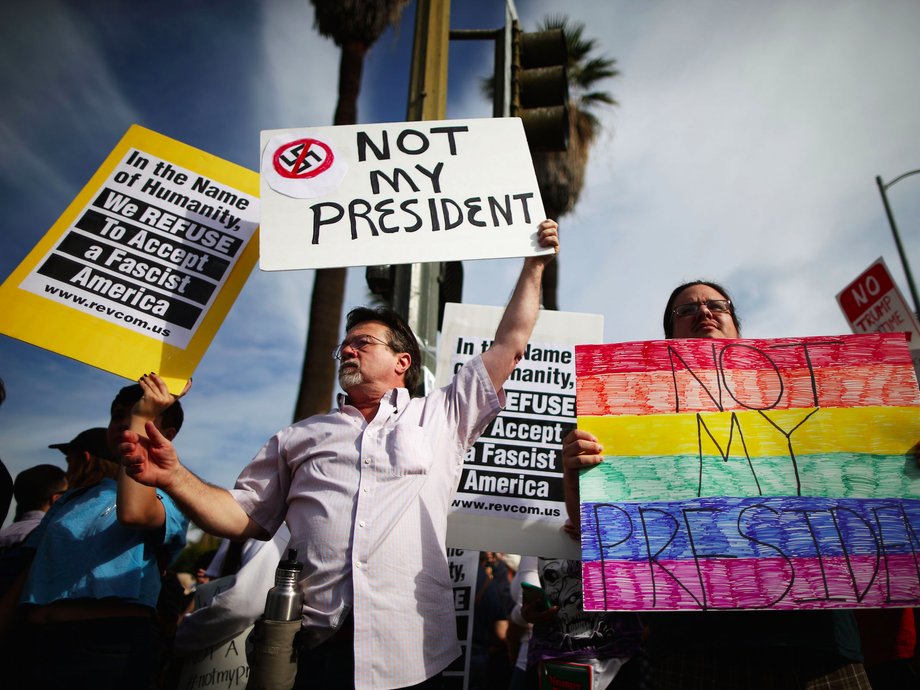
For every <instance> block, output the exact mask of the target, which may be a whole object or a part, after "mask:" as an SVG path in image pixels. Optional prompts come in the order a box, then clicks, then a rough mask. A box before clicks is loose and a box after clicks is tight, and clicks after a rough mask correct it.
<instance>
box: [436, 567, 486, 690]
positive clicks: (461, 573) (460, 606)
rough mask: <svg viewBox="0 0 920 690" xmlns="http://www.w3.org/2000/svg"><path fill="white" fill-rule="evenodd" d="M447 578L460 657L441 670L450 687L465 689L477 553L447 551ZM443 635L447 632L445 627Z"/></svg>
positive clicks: (468, 668)
mask: <svg viewBox="0 0 920 690" xmlns="http://www.w3.org/2000/svg"><path fill="white" fill-rule="evenodd" d="M447 562H448V564H449V565H450V579H451V580H452V582H453V587H454V611H455V613H456V614H457V640H458V641H459V642H460V656H458V657H457V658H456V659H454V660H453V661H452V662H451V664H450V666H448V667H447V668H446V669H444V678H445V679H446V680H447V682H448V684H449V685H450V687H452V688H459V689H460V690H466V688H467V686H468V685H469V682H470V648H471V646H472V644H473V616H474V613H475V610H476V606H475V599H476V576H477V575H478V574H479V551H464V550H463V549H447ZM444 632H445V634H446V633H447V632H448V631H447V629H446V628H445V630H444Z"/></svg>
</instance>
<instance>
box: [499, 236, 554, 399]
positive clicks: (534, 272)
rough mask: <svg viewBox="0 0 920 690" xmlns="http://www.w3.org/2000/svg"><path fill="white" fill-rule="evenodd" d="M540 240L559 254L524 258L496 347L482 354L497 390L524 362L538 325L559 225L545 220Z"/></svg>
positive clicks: (503, 317)
mask: <svg viewBox="0 0 920 690" xmlns="http://www.w3.org/2000/svg"><path fill="white" fill-rule="evenodd" d="M537 238H538V241H539V243H540V246H541V247H553V248H554V249H555V250H556V252H555V253H553V254H544V255H541V256H529V257H527V258H526V259H524V267H523V268H522V269H521V275H520V276H519V277H518V281H517V285H515V286H514V292H513V293H512V294H511V299H510V300H509V301H508V306H507V307H505V313H504V314H503V315H502V320H501V321H500V322H499V324H498V328H497V329H496V331H495V339H494V340H493V341H492V346H491V347H490V348H489V349H488V350H487V351H486V352H485V353H483V355H482V362H483V364H485V367H486V371H488V372H489V377H490V378H491V379H492V384H493V385H494V386H495V390H498V389H499V388H501V387H502V386H503V385H504V383H505V381H506V380H507V379H508V377H509V376H510V375H511V372H512V371H514V367H515V366H517V363H518V362H520V361H521V358H522V357H523V356H524V349H525V348H526V347H527V341H528V340H530V334H531V333H532V332H533V327H534V324H536V323H537V316H538V314H539V312H540V283H541V280H542V278H543V268H544V267H545V266H546V264H548V263H549V262H550V261H552V260H553V259H554V258H555V255H556V253H558V251H559V226H558V225H556V221H553V220H544V221H543V222H542V223H540V227H539V228H538V230H537Z"/></svg>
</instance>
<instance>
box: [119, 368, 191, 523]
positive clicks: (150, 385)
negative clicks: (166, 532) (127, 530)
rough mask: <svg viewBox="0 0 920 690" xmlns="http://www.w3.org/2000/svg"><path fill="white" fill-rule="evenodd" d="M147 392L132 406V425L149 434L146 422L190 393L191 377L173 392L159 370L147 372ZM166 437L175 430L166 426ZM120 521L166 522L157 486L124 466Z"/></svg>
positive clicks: (141, 433) (142, 381)
mask: <svg viewBox="0 0 920 690" xmlns="http://www.w3.org/2000/svg"><path fill="white" fill-rule="evenodd" d="M138 383H139V385H140V387H141V389H142V390H143V391H144V394H143V395H142V396H141V398H140V400H138V401H137V402H136V403H135V404H134V407H133V408H132V409H131V421H130V427H129V428H130V429H131V431H133V432H135V433H136V434H137V435H138V436H140V437H146V431H145V428H144V427H145V425H146V423H147V422H154V423H155V420H156V419H157V417H159V415H161V414H162V413H163V412H164V411H165V410H166V409H167V408H169V407H170V406H171V405H173V404H174V403H175V402H176V401H177V400H178V399H179V398H181V397H182V396H183V395H185V394H186V393H188V391H189V388H190V387H191V385H192V381H191V379H189V381H188V382H187V383H186V384H185V388H184V389H183V390H182V392H181V393H180V394H179V395H173V394H172V393H170V392H169V389H168V388H167V387H166V383H165V381H163V379H161V378H160V377H159V376H157V375H156V374H152V373H151V374H145V375H144V376H141V378H140V379H139V380H138ZM164 431H165V433H166V435H167V437H170V438H171V437H172V436H175V430H172V429H170V430H164ZM116 505H117V509H116V510H117V514H118V521H119V522H120V523H121V524H123V525H126V526H128V527H134V528H137V529H158V528H160V527H162V526H163V524H164V523H165V522H166V509H165V508H164V507H163V503H162V502H161V501H160V499H159V498H157V494H156V488H154V487H152V486H145V485H144V484H140V483H138V482H136V481H134V480H133V479H131V478H130V477H128V475H127V473H126V472H125V468H124V467H122V468H121V470H120V471H119V472H118V498H117V501H116Z"/></svg>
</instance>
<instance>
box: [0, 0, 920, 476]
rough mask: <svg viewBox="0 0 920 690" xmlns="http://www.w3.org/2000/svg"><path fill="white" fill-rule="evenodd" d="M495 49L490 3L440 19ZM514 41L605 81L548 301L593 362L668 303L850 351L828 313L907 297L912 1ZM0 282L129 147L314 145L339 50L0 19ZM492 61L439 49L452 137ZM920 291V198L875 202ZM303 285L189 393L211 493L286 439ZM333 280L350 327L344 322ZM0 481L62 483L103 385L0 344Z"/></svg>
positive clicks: (193, 431)
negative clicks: (594, 46)
mask: <svg viewBox="0 0 920 690" xmlns="http://www.w3.org/2000/svg"><path fill="white" fill-rule="evenodd" d="M453 5H454V8H453V12H452V18H451V20H452V26H453V27H454V28H490V29H492V28H498V27H499V26H501V24H502V22H503V7H504V5H503V2H502V1H501V0H464V1H461V0H454V3H453ZM517 5H518V11H519V13H520V15H521V20H522V22H523V25H524V28H525V29H533V28H534V27H535V25H536V23H537V21H538V20H539V19H540V18H542V17H544V16H546V15H547V14H549V13H552V12H557V11H559V9H561V8H564V10H565V12H566V13H567V14H568V15H569V16H570V17H572V18H573V19H576V20H580V21H583V22H585V23H586V24H587V26H588V29H587V35H588V36H589V37H593V38H596V39H597V40H598V41H599V44H600V46H601V50H602V51H603V52H604V53H606V54H607V55H609V56H611V57H614V58H616V59H617V60H618V65H619V68H620V69H621V71H622V75H621V76H620V77H618V78H617V79H615V80H612V81H610V82H609V83H608V84H607V88H608V89H609V90H610V91H612V92H613V94H614V95H615V97H616V98H617V100H618V101H619V102H620V104H621V105H620V106H619V107H618V108H614V109H610V110H608V111H606V112H603V113H602V114H601V115H602V120H603V123H604V133H603V134H602V136H601V138H600V139H599V141H598V142H597V144H596V146H595V148H594V149H593V152H592V157H591V161H590V166H589V173H588V183H587V187H586V189H585V192H584V195H583V198H582V201H581V203H580V205H579V206H578V208H577V209H576V211H575V212H574V213H573V214H571V215H570V216H568V217H566V218H563V219H561V234H562V240H563V253H562V256H561V258H560V272H561V276H560V281H561V284H560V303H561V306H562V308H563V309H565V310H568V311H579V312H590V313H601V314H603V315H604V316H605V323H606V326H605V339H606V340H607V341H624V340H641V339H648V338H656V337H659V336H660V325H659V324H660V311H661V309H662V306H663V303H664V300H665V299H666V297H667V295H668V293H669V292H670V290H671V288H672V287H673V286H674V285H676V284H677V283H679V282H682V281H683V280H685V279H693V278H697V277H705V278H710V279H714V280H718V281H720V282H723V283H725V284H726V285H727V286H728V287H729V288H730V289H731V290H732V291H733V292H734V296H735V301H736V303H737V304H738V306H739V308H740V310H741V314H742V317H743V320H744V327H745V335H748V336H751V337H772V336H796V335H825V334H835V333H844V332H847V331H848V327H847V324H846V322H845V321H844V319H843V317H842V315H841V314H840V311H839V309H838V308H837V306H836V304H835V301H834V296H835V294H836V293H837V292H838V291H839V290H840V289H841V288H842V287H843V286H844V285H846V284H847V283H848V282H849V281H850V280H851V279H852V278H854V277H855V276H856V275H857V274H858V273H859V272H860V271H862V270H863V269H864V268H865V267H867V266H868V265H869V264H870V263H871V262H872V261H873V260H874V259H876V258H877V257H878V256H884V257H885V259H886V261H887V262H888V265H889V268H890V269H891V271H892V273H893V274H894V277H895V279H896V281H897V282H898V283H899V284H900V286H901V288H902V290H904V291H905V292H906V282H905V281H904V277H903V271H902V270H901V266H900V263H899V259H898V257H897V254H896V252H895V249H894V243H893V241H892V239H891V234H890V231H889V229H888V225H887V222H886V219H885V216H884V211H883V208H882V205H881V201H880V198H879V195H878V191H877V189H876V186H875V183H874V177H875V175H882V177H883V178H884V179H886V180H890V179H892V178H894V177H896V176H897V175H899V174H901V173H903V172H906V171H908V170H912V169H916V168H920V136H918V124H917V123H918V122H920V87H918V79H917V75H916V68H917V65H920V43H918V42H917V40H916V36H917V35H918V33H920V5H918V4H917V3H915V2H912V1H908V0H903V1H899V0H893V1H891V2H885V3H865V2H861V1H858V0H806V1H802V0H777V1H776V2H771V3H762V2H754V1H753V0H740V1H737V2H727V1H725V0H722V1H716V0H709V1H706V0H703V1H701V2H695V3H686V2H682V1H681V0H657V1H648V0H646V1H642V2H640V1H639V0H610V1H608V2H605V3H597V2H593V1H592V0H572V1H571V2H568V3H566V4H565V5H564V6H563V5H560V4H559V3H551V2H543V1H540V0H518V3H517ZM414 9H415V4H414V2H413V3H410V5H409V7H408V9H407V12H406V15H405V17H404V21H403V25H402V26H401V27H399V29H398V30H394V31H389V32H387V34H385V35H384V36H383V37H382V38H381V39H380V41H379V42H378V43H377V45H375V46H374V48H373V49H372V51H371V53H370V55H369V58H368V61H367V66H366V69H365V74H364V82H363V90H362V97H361V103H360V106H359V118H360V119H361V121H362V122H387V121H399V120H402V119H404V116H405V112H406V92H407V87H406V83H407V76H408V70H409V51H410V49H411V42H412V33H413V18H414ZM0 19H2V21H0V56H2V59H0V92H2V93H3V94H4V107H3V109H2V110H0V152H2V155H0V178H2V184H0V208H2V209H3V212H4V226H3V233H2V236H0V243H2V245H0V246H2V251H0V279H5V278H6V277H7V276H8V275H9V274H10V272H12V270H13V269H14V268H15V266H16V265H17V264H18V263H19V262H20V261H21V260H22V259H23V258H24V257H25V255H26V254H27V252H28V251H29V250H30V249H31V247H32V246H33V245H34V244H35V243H36V242H38V240H39V239H40V238H41V237H42V235H43V234H44V233H45V232H46V231H47V230H48V228H49V227H50V226H51V225H52V223H53V222H54V221H55V219H56V218H57V216H58V215H59V214H60V213H61V212H62V211H63V210H64V209H65V208H66V206H67V204H68V203H69V202H70V201H71V200H72V199H73V197H74V196H75V195H76V194H77V192H78V191H79V190H80V189H81V188H82V186H83V185H84V184H85V183H86V181H87V180H88V179H89V177H90V176H91V174H92V173H93V172H94V171H95V169H96V168H97V167H98V165H99V164H100V163H101V162H102V160H103V159H104V158H105V156H106V155H107V154H108V152H109V151H110V150H111V148H112V147H113V146H114V145H115V143H116V142H117V141H118V140H119V139H120V138H121V136H122V135H123V134H124V132H125V131H126V130H127V128H128V127H129V126H130V125H131V124H133V123H137V124H141V125H143V126H145V127H147V128H149V129H153V130H156V131H158V132H161V133H163V134H165V135H167V136H170V137H173V138H175V139H178V140H180V141H183V142H185V143H187V144H189V145H191V146H195V147H197V148H200V149H203V150H206V151H208V152H210V153H212V154H215V155H217V156H220V157H222V158H225V159H227V160H230V161H233V162H235V163H238V164H240V165H244V166H246V167H248V168H250V169H253V170H256V169H257V168H258V141H259V131H260V130H262V129H275V128H288V127H302V126H311V125H326V124H330V123H331V121H332V113H333V109H334V105H335V90H336V82H335V80H336V75H337V68H338V49H337V48H336V47H335V45H334V44H333V43H332V41H330V40H328V39H324V38H322V37H320V36H319V35H318V34H317V33H316V32H315V31H314V30H313V15H312V7H311V6H310V4H309V2H307V0H296V1H295V0H260V1H259V2H256V1H254V0H245V1H244V0H221V1H217V0H199V1H198V2H195V3H189V2H180V1H179V0H161V1H160V2H157V3H125V2H118V1H117V0H100V1H98V2H93V3H86V2H77V1H75V0H71V1H64V0H30V1H29V2H25V0H8V1H7V2H5V3H4V4H3V8H2V9H0ZM491 61H492V52H491V46H490V45H488V44H487V43H484V42H477V43H453V44H452V45H451V49H450V64H451V69H450V78H449V96H450V98H449V104H448V117H451V118H467V117H485V116H488V115H489V114H490V106H489V104H488V103H486V102H485V101H483V100H482V98H481V96H480V95H479V90H478V89H479V87H478V81H479V79H480V78H481V77H482V76H485V75H487V74H488V73H489V72H490V71H491ZM890 197H891V202H892V205H893V208H894V213H895V216H896V218H897V219H898V224H899V227H900V229H901V233H902V237H903V239H904V243H905V246H906V248H907V253H908V257H909V259H910V260H911V261H912V262H913V264H916V269H917V270H920V263H918V262H920V223H918V220H920V176H917V177H913V178H908V179H907V180H904V181H903V182H900V183H898V185H897V186H895V187H892V188H891V190H890ZM518 267H519V261H517V260H501V261H480V262H470V263H468V264H467V265H466V275H467V279H466V287H465V297H464V299H465V301H466V302H470V303H477V304H503V303H504V301H505V299H506V297H507V295H508V294H509V293H510V290H511V287H512V284H513V281H514V278H515V276H516V274H517V271H518ZM312 278H313V276H312V272H311V271H294V272H286V273H270V274H266V273H261V272H259V271H258V269H256V270H255V271H254V272H253V274H252V276H251V277H250V279H249V281H248V283H247V285H246V287H245V288H244V290H243V292H242V294H241V296H240V298H239V300H238V302H237V304H236V305H235V307H234V308H233V310H232V311H231V313H230V315H229V316H228V318H227V320H226V322H225V323H224V326H223V327H222V328H221V330H220V332H219V333H218V335H217V337H216V338H215V340H214V342H213V344H212V346H211V348H210V350H209V351H208V353H207V354H206V355H205V357H204V359H203V361H202V362H201V365H200V366H199V368H198V370H197V371H196V373H195V386H194V388H193V391H192V393H191V394H190V395H189V396H188V398H186V400H185V403H186V410H187V427H186V429H184V430H183V432H182V433H181V435H180V436H179V439H178V447H179V450H180V454H181V455H182V457H183V458H184V459H185V461H186V462H187V464H188V465H189V466H190V467H191V468H192V469H193V470H194V471H196V472H197V473H199V474H200V475H201V476H203V477H204V478H206V479H208V480H209V481H212V482H215V483H218V484H222V485H229V484H231V483H232V482H233V480H234V478H235V477H236V474H237V473H238V472H239V470H240V469H241V468H242V467H243V465H244V464H245V463H246V462H247V461H248V460H249V458H250V457H251V456H252V455H254V454H255V452H256V451H257V450H258V448H259V446H260V445H261V444H262V442H263V441H264V440H265V439H266V438H268V437H269V436H270V435H271V434H273V433H274V432H275V431H276V430H277V429H278V428H280V427H282V426H284V425H285V424H287V423H289V422H290V418H291V414H292V410H293V404H294V397H295V394H296V387H297V385H298V381H299V371H300V365H301V359H302V351H303V343H304V340H305V332H306V319H307V304H308V301H309V294H310V289H311V285H312ZM366 300H367V297H366V290H365V288H364V280H363V271H361V270H360V269H357V270H356V269H351V270H350V271H349V282H348V294H347V296H346V305H348V306H354V305H356V304H359V303H364V302H366ZM0 377H2V378H3V379H4V380H5V382H6V385H7V393H8V399H7V402H6V403H5V404H4V405H3V407H2V408H0V458H2V459H3V461H4V462H5V463H6V465H7V466H8V468H9V469H10V471H11V472H12V473H13V474H14V475H15V474H16V473H17V472H18V471H20V470H22V469H24V468H26V467H29V466H31V465H34V464H37V463H40V462H56V463H60V464H62V465H63V458H62V456H60V454H59V453H58V452H57V451H52V450H49V449H48V448H47V446H48V444H49V443H55V442H60V441H66V440H68V439H70V438H72V437H73V436H74V435H75V434H76V433H77V432H79V431H80V430H82V429H84V428H87V427H90V426H96V425H103V424H105V423H106V413H107V409H108V403H109V401H110V399H111V397H112V396H113V395H114V393H115V391H116V390H117V389H118V388H119V387H120V386H122V385H124V383H125V381H124V380H122V379H120V378H118V377H116V376H113V375H111V374H108V373H106V372H102V371H98V370H95V369H92V368H90V367H88V366H85V365H81V364H78V363H75V362H72V361H70V360H67V359H65V358H63V357H61V356H59V355H55V354H52V353H49V352H45V351H43V350H40V349H39V348H36V347H34V346H32V345H29V344H26V343H22V342H19V341H16V340H13V339H11V338H8V337H6V336H0Z"/></svg>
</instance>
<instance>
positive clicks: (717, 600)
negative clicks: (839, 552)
mask: <svg viewBox="0 0 920 690" xmlns="http://www.w3.org/2000/svg"><path fill="white" fill-rule="evenodd" d="M603 565H604V567H603V570H602V569H601V563H599V562H597V561H589V562H585V564H584V606H585V610H586V611H605V610H606V611H611V610H612V611H616V610H624V611H625V610H630V611H678V610H691V611H698V610H703V609H707V610H711V609H723V610H727V609H757V608H771V609H819V608H828V609H830V608H854V607H879V608H886V607H904V606H916V605H917V602H918V601H920V559H918V557H917V556H916V555H913V554H904V555H889V556H881V557H872V556H862V557H849V558H847V557H843V556H839V557H829V558H706V559H699V560H698V561H694V560H680V561H655V562H654V563H649V562H648V561H645V562H637V561H607V562H606V563H604V564H603Z"/></svg>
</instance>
